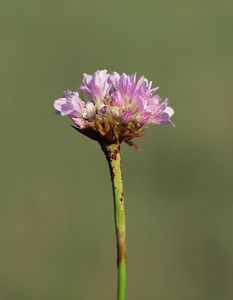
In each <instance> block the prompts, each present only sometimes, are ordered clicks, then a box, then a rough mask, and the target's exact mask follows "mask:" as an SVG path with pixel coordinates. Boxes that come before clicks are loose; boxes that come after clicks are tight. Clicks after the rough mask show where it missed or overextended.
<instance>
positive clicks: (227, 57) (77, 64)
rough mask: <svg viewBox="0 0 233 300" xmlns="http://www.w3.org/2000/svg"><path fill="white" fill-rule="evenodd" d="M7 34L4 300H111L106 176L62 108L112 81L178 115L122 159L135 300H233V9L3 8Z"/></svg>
mask: <svg viewBox="0 0 233 300" xmlns="http://www.w3.org/2000/svg"><path fill="white" fill-rule="evenodd" d="M0 33H1V34H0V41H1V43H0V44H1V45H0V59H1V64H0V88H1V110H0V114H1V117H0V123H1V127H0V128H1V147H0V152H1V169H0V170H1V172H0V182H1V192H0V194H1V199H0V299H1V300H42V299H43V300H53V299H56V300H64V299H66V300H73V299H87V300H90V299H95V300H98V299H101V300H110V299H115V288H116V269H115V266H116V253H115V252H116V251H115V233H114V225H113V204H112V193H111V185H110V180H109V173H108V167H107V163H106V162H105V158H104V155H103V154H102V153H101V151H100V149H99V146H98V145H97V144H96V143H95V142H93V141H91V140H89V139H87V138H86V137H84V136H81V135H79V134H77V133H76V132H75V131H74V130H73V129H72V128H71V127H70V122H69V120H67V119H62V118H59V117H58V116H56V115H55V114H54V110H53V107H52V103H53V100H54V99H56V98H58V97H60V95H61V94H62V93H63V90H65V89H68V88H69V89H75V88H76V87H77V86H78V85H79V84H80V82H81V78H82V73H83V72H87V73H92V72H94V71H95V70H96V69H102V68H107V69H108V70H109V71H114V70H115V71H118V72H123V71H124V72H128V73H131V72H135V71H136V72H138V74H144V75H145V76H146V77H147V78H149V79H151V80H153V82H154V85H155V86H157V85H158V86H160V94H161V95H162V96H163V97H169V98H170V100H171V106H172V107H174V109H175V116H174V118H173V120H174V122H175V124H176V129H173V128H172V127H171V126H160V127H159V126H157V127H156V126H154V127H151V128H150V129H149V130H148V131H147V134H146V136H145V137H143V138H141V139H138V140H137V141H136V142H137V143H138V144H140V146H141V147H142V148H143V151H142V152H141V153H138V152H136V151H134V150H132V149H131V148H129V147H128V146H127V145H125V146H124V147H123V149H122V157H123V172H124V174H123V175H124V184H125V196H126V209H127V237H128V287H127V288H128V291H127V292H128V298H127V299H134V300H139V299H147V300H156V299H157V300H171V299H172V300H187V299H188V300H197V299H198V300H230V299H233V235H232V230H233V201H232V200H233V182H232V171H233V156H232V150H233V139H232V136H233V135H232V129H233V128H232V127H233V126H232V125H233V124H232V109H233V102H232V83H233V73H232V69H233V68H232V67H233V64H232V53H233V39H232V33H233V2H232V1H230V0H229V1H225V0H223V1H216V0H215V1H199V0H198V1H194V0H191V1H181V0H178V1H162V0H158V1H154V0H153V1H152V0H145V1H142V2H137V1H133V0H130V1H104V0H101V1H79V0H67V1H55V0H47V1H45V0H42V1H32V0H30V1H29V0H28V1H26V0H22V1H16V0H15V1H9V0H8V1H7V0H1V2H0Z"/></svg>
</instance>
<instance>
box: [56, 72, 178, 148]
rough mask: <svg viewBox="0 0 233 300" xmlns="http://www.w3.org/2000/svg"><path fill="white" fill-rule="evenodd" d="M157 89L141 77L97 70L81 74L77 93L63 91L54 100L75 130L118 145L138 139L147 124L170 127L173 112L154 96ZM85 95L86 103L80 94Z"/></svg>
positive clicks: (158, 97) (58, 109) (59, 112)
mask: <svg viewBox="0 0 233 300" xmlns="http://www.w3.org/2000/svg"><path fill="white" fill-rule="evenodd" d="M157 90H158V88H153V87H152V82H151V81H148V80H147V79H146V78H145V77H144V76H142V77H140V78H139V79H138V80H137V78H136V74H132V75H126V74H125V73H123V74H121V75H119V74H118V73H117V72H113V73H112V74H109V73H108V72H107V70H98V71H96V72H95V73H94V74H93V75H88V74H84V75H83V81H82V84H81V85H80V87H79V88H78V90H77V91H75V92H72V91H65V93H64V96H63V97H62V98H59V99H57V100H55V102H54V108H55V109H56V111H57V113H58V114H60V115H61V116H68V117H69V118H71V119H72V121H73V124H74V127H75V129H77V130H78V131H79V132H81V133H83V134H85V135H87V136H89V137H91V138H93V139H95V140H98V141H102V142H103V141H104V142H106V143H109V144H111V143H121V142H122V141H125V142H127V143H130V140H131V139H133V138H135V137H138V136H141V135H142V133H143V131H144V130H145V129H146V128H147V127H148V125H149V124H172V125H173V123H172V121H171V119H170V118H171V116H172V115H173V114H174V111H173V109H172V108H171V107H169V106H168V100H167V99H165V100H164V101H162V100H161V98H160V96H159V95H158V94H156V91H157ZM82 93H85V94H87V96H88V101H83V100H82V99H81V98H82V97H81V96H80V95H82Z"/></svg>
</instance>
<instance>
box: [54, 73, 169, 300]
mask: <svg viewBox="0 0 233 300" xmlns="http://www.w3.org/2000/svg"><path fill="white" fill-rule="evenodd" d="M157 90H158V88H157V87H156V88H153V87H152V82H151V81H148V80H147V79H146V78H145V77H144V76H141V77H140V78H139V79H137V77H136V74H132V75H126V74H125V73H123V74H121V75H120V74H118V73H117V72H113V73H112V74H109V73H108V72H107V70H101V71H96V72H95V73H94V74H93V75H88V74H84V75H83V81H82V84H81V85H80V87H79V88H78V89H77V91H74V92H72V91H69V90H68V91H65V92H64V95H63V97H62V98H59V99H57V100H55V102H54V108H55V109H56V112H57V113H58V114H59V115H61V116H67V117H69V118H70V119H71V120H72V122H73V127H74V128H75V129H76V130H78V131H79V132H81V133H82V134H84V135H86V136H88V137H90V138H92V139H94V140H96V141H98V142H99V144H100V146H101V148H102V150H103V151H104V154H105V156H106V158H107V161H108V164H109V169H110V174H111V181H112V188H113V199H114V216H115V228H116V240H117V270H118V277H117V278H118V285H117V299H118V300H125V299H126V234H125V209H124V194H123V181H122V172H121V156H120V145H121V143H122V142H126V143H127V144H129V145H130V146H134V147H136V145H135V144H134V143H133V142H132V141H131V140H132V139H133V138H135V137H139V136H141V135H142V134H143V132H144V130H145V129H146V128H147V127H148V126H149V125H150V124H159V125H160V124H172V125H173V123H172V121H171V117H172V115H173V114H174V111H173V109H172V108H171V107H170V106H169V105H168V100H167V99H165V100H164V101H163V100H162V99H161V98H160V96H159V95H158V94H157ZM84 95H86V96H85V99H88V100H87V101H84V98H83V96H84ZM173 126H174V125H173Z"/></svg>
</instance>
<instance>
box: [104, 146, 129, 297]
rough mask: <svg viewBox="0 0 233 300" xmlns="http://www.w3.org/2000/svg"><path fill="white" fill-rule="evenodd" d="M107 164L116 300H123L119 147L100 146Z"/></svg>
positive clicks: (123, 259)
mask: <svg viewBox="0 0 233 300" xmlns="http://www.w3.org/2000/svg"><path fill="white" fill-rule="evenodd" d="M102 149H103V150H104V152H105V155H106V158H107V160H108V163H109V168H110V173H111V180H112V188H113V198H114V216H115V227H116V238H117V269H118V285H117V299H118V300H125V292H126V237H125V208H124V195H123V183H122V173H121V156H120V145H119V144H111V145H107V146H102Z"/></svg>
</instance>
